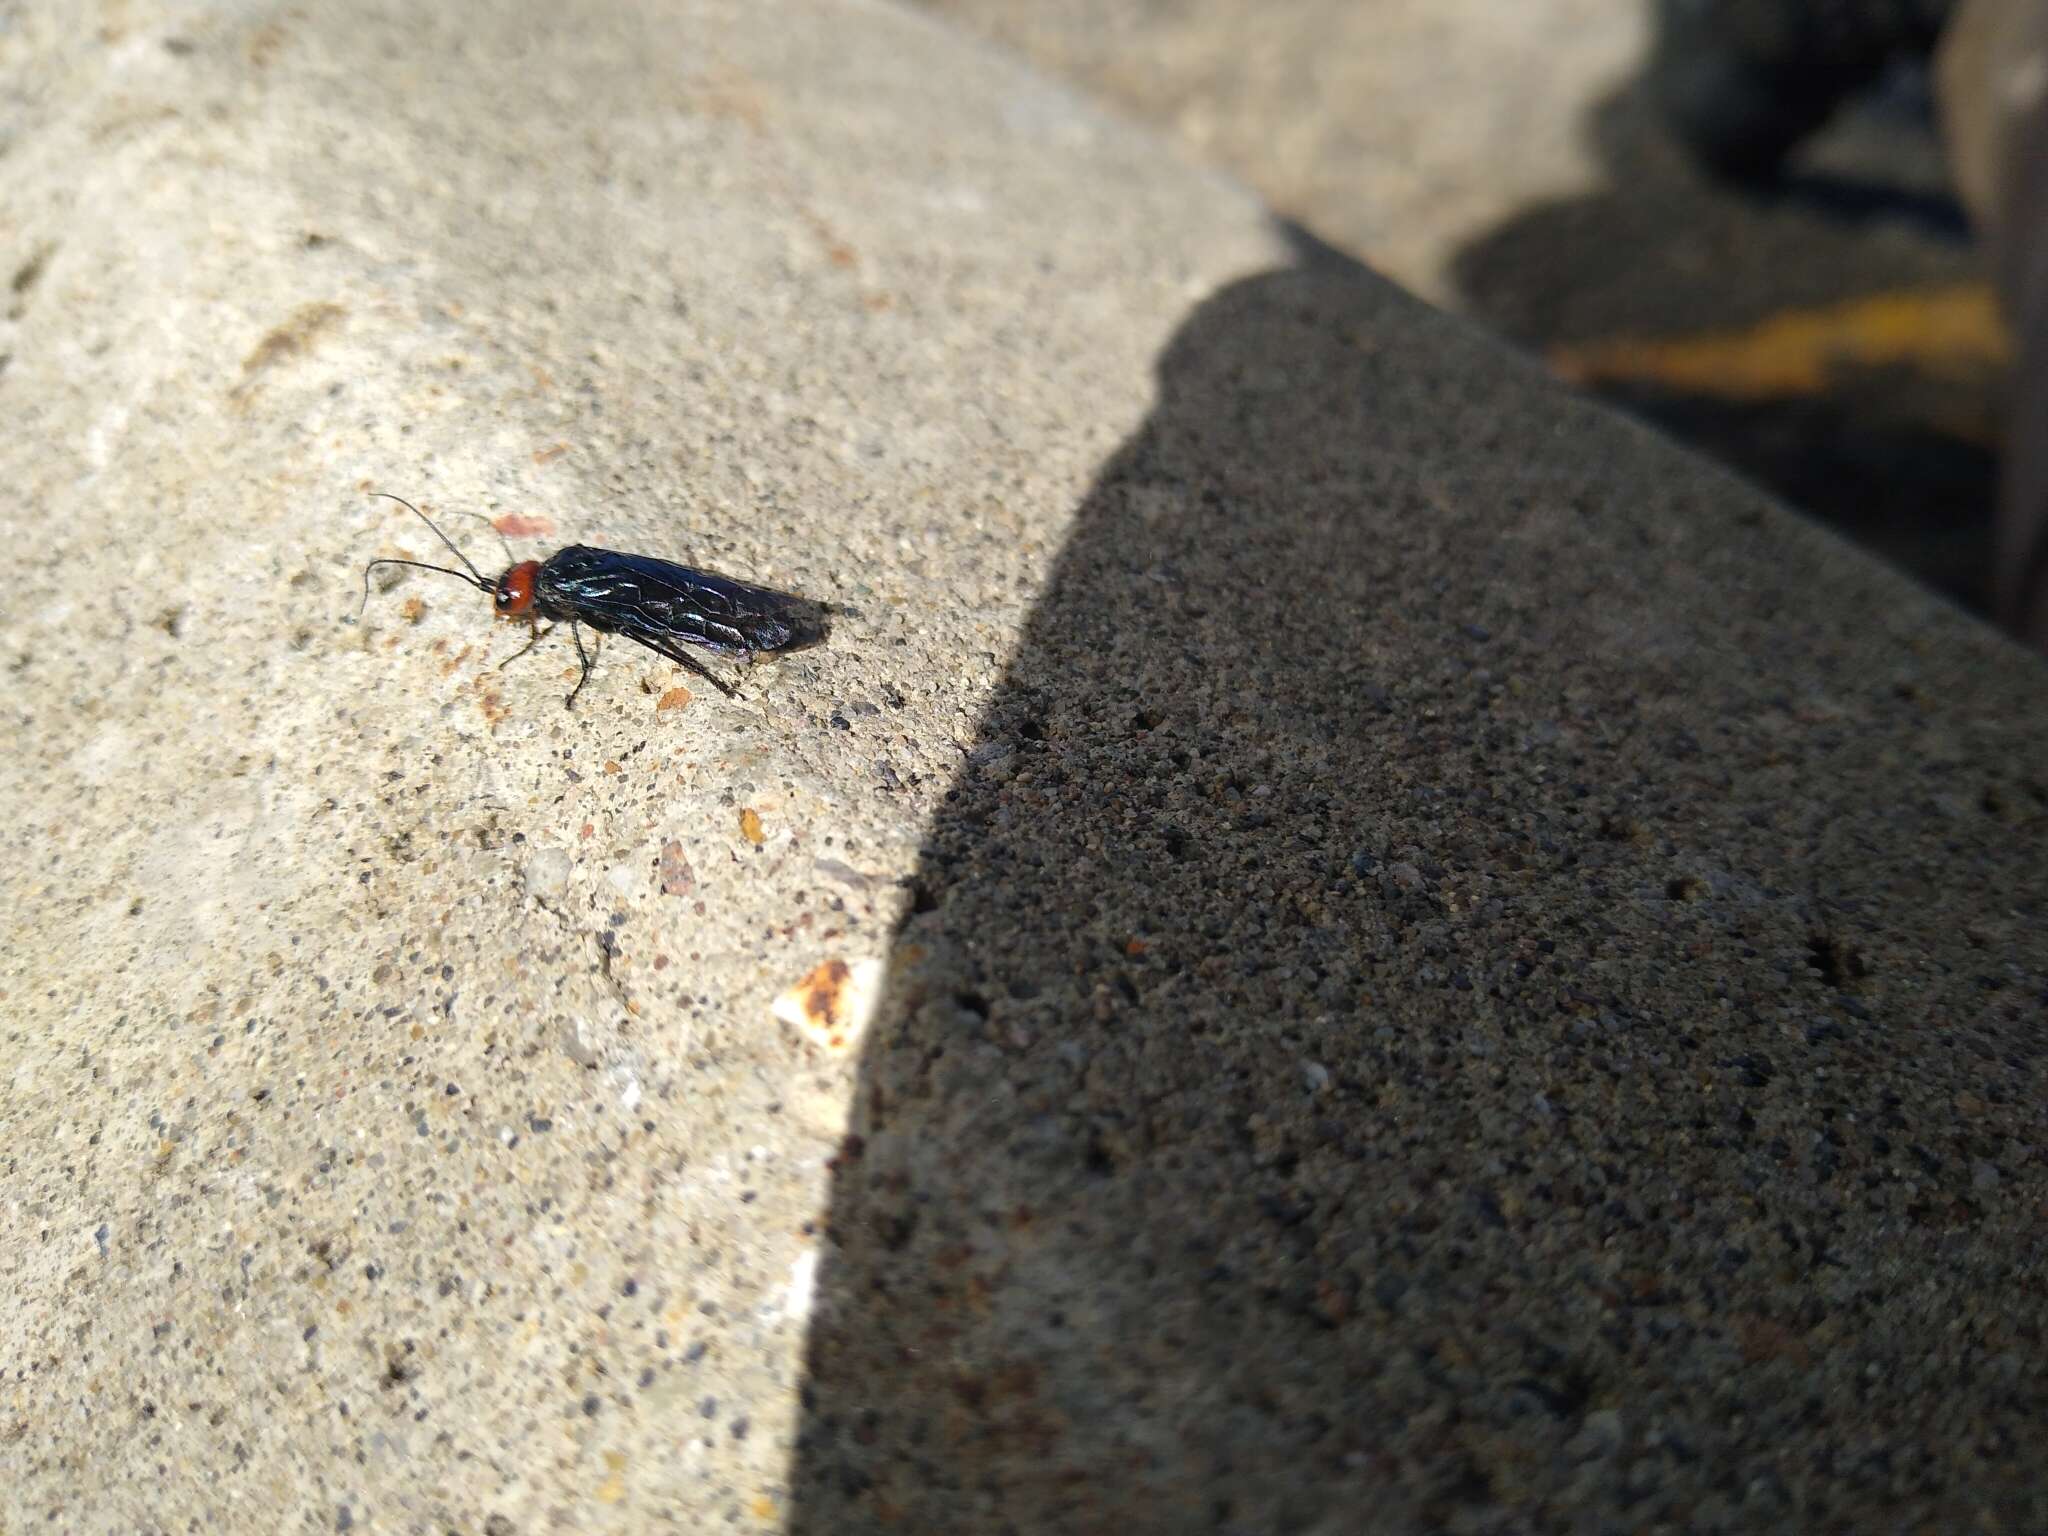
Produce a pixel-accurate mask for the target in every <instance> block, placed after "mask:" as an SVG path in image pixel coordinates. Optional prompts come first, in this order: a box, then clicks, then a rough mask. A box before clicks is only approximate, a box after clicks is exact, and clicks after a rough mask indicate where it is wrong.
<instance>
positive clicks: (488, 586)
mask: <svg viewBox="0 0 2048 1536" xmlns="http://www.w3.org/2000/svg"><path fill="white" fill-rule="evenodd" d="M370 494H371V495H372V496H382V497H383V498H384V499H385V500H386V501H395V502H397V503H398V504H399V505H400V506H401V507H404V508H405V509H406V510H407V511H408V512H410V513H412V514H413V516H415V517H417V518H418V519H419V520H420V521H421V522H423V523H425V524H426V525H427V526H428V527H429V528H433V529H434V537H435V538H437V539H439V540H440V541H441V542H442V543H443V544H446V545H447V546H448V548H449V549H451V550H453V551H454V553H455V558H456V559H458V560H460V561H461V562H462V564H463V566H464V570H465V571H466V572H467V574H464V571H457V570H451V569H450V568H449V567H447V566H445V565H429V564H427V563H426V561H424V560H399V559H394V558H390V557H386V558H383V559H378V560H372V561H371V562H370V563H369V564H368V565H366V566H364V567H363V600H362V602H360V603H358V604H357V605H356V617H357V618H359V619H360V618H361V617H362V616H363V610H364V609H365V608H367V607H368V606H369V603H370V572H372V571H374V570H375V569H377V567H378V566H380V565H409V566H411V567H412V568H413V569H414V570H420V571H439V572H440V573H441V574H442V575H443V576H453V577H455V578H456V579H457V580H458V581H467V582H472V583H474V584H475V586H476V589H477V590H478V591H479V592H484V593H488V594H492V595H495V594H496V592H497V590H498V584H497V583H496V582H495V581H486V580H485V579H484V575H483V572H481V571H479V570H478V569H477V568H476V567H475V566H474V565H472V564H470V560H469V556H467V555H465V554H464V553H463V552H462V550H461V549H460V548H459V547H458V546H457V545H456V543H455V541H454V540H453V539H451V538H449V537H448V535H447V534H445V533H443V532H442V531H441V530H440V529H439V528H437V527H435V526H434V520H433V519H432V518H430V517H428V516H427V514H426V513H424V512H422V511H421V510H420V509H419V508H418V507H416V506H414V505H413V504H412V503H411V502H409V501H407V500H406V499H405V498H404V497H403V496H393V495H392V494H391V493H390V492H389V491H372V492H370Z"/></svg>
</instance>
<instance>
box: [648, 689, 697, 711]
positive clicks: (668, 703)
mask: <svg viewBox="0 0 2048 1536" xmlns="http://www.w3.org/2000/svg"><path fill="white" fill-rule="evenodd" d="M694 697H695V695H694V694H692V693H691V692H690V690H689V689H687V688H671V689H669V691H668V692H667V693H664V694H663V695H662V696H661V697H660V698H659V699H657V700H655V703H654V708H655V710H656V712H657V713H659V712H660V711H662V710H666V709H681V708H682V707H683V706H684V705H685V704H687V703H689V702H690V700H691V699H692V698H694Z"/></svg>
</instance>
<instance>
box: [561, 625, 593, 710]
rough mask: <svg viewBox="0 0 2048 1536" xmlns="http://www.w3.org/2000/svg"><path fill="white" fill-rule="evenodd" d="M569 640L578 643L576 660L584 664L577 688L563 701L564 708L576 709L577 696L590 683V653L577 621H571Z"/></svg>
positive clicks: (577, 680) (577, 681) (572, 689)
mask: <svg viewBox="0 0 2048 1536" xmlns="http://www.w3.org/2000/svg"><path fill="white" fill-rule="evenodd" d="M569 638H570V639H572V640H574V641H575V642H576V659H577V660H578V661H580V662H582V663H583V675H582V676H581V677H579V678H577V679H576V686H575V687H574V688H571V689H570V690H569V697H568V698H566V699H564V700H562V708H564V709H574V708H575V707H576V695H577V694H579V693H581V692H582V691H583V685H584V684H585V683H587V682H589V681H590V653H589V652H588V651H586V650H584V649H583V631H582V629H581V628H579V627H578V625H577V623H576V621H575V620H574V619H571V620H570V621H569Z"/></svg>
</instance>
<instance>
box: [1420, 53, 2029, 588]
mask: <svg viewBox="0 0 2048 1536" xmlns="http://www.w3.org/2000/svg"><path fill="white" fill-rule="evenodd" d="M1587 133H1588V136H1589V139H1590V142H1591V144H1592V146H1593V148H1594V150H1595V152H1596V154H1597V156H1598V158H1599V160H1600V162H1601V164H1602V166H1603V167H1604V168H1605V171H1606V177H1605V180H1606V183H1607V185H1606V187H1605V188H1604V189H1603V190H1601V191H1599V192H1597V193H1594V194H1592V195H1589V196H1584V197H1576V198H1570V199H1565V200H1562V201H1557V202H1552V203H1548V204H1542V205H1538V206H1536V207H1533V208H1531V209H1529V210H1527V211H1526V212H1523V213H1521V214H1518V215H1517V216H1516V217H1515V218H1514V219H1512V220H1511V221H1509V222H1508V223H1507V224H1505V225H1503V226H1502V227H1501V228H1499V229H1496V230H1494V231H1492V232H1490V233H1489V234H1487V235H1485V236H1483V237H1482V238H1480V239H1478V240H1475V241H1474V242H1472V243H1471V244H1470V245H1469V246H1468V247H1467V248H1466V249H1465V250H1464V251H1463V252H1462V253H1460V255H1459V256H1458V257H1457V258H1456V259H1455V260H1454V261H1453V264H1452V270H1453V274H1454V280H1455V281H1456V283H1457V286H1458V288H1459V291H1460V294H1461V298H1462V304H1463V307H1464V308H1465V309H1466V310H1467V311H1468V312H1469V313H1471V314H1473V315H1475V316H1476V317H1478V318H1479V319H1481V320H1483V321H1484V322H1485V323H1487V324H1488V325H1490V326H1492V327H1494V328H1495V329H1496V330H1498V331H1500V332H1501V333H1502V334H1503V335H1506V336H1507V337H1509V338H1510V339H1512V340H1514V341H1516V342H1517V343H1519V344H1521V345H1524V346H1527V347H1529V348H1531V349H1533V350H1536V351H1538V352H1547V351H1549V350H1551V349H1553V348H1556V347H1560V346H1578V345H1583V344H1585V343H1588V342H1597V341H1603V340H1608V339H1612V338H1618V337H1645V338H1669V337H1678V336H1685V335H1690V334H1699V333H1715V332H1730V331H1735V330H1739V329H1741V328H1744V327H1748V326H1751V325H1754V324H1756V323H1757V322H1759V321H1761V320H1763V319H1765V318H1766V317H1768V316H1771V315H1775V314H1782V313H1785V312H1790V311H1798V310H1806V309H1814V308H1818V307H1821V306H1826V305H1832V304H1838V303H1840V302H1842V301H1844V300H1848V299H1855V298H1861V297H1868V296H1871V295H1877V294H1896V293H1908V294H1909V293H1912V292H1914V291H1920V290H1929V291H1931V290H1939V289H1944V288H1951V287H1954V286H1956V285H1960V284H1964V283H1969V282H1974V281H1978V280H1980V279H1981V278H1982V275H1983V274H1982V273H1981V271H1980V269H1979V267H1978V263H1977V257H1976V255H1975V252H1974V249H1973V247H1972V245H1971V243H1970V239H1969V233H1968V227H1967V222H1966V220H1965V218H1964V216H1963V214H1962V211H1961V208H1960V206H1959V205H1958V204H1957V202H1956V201H1955V199H1954V197H1953V195H1952V194H1951V193H1950V191H1949V189H1948V186H1947V181H1946V171H1945V166H1944V164H1943V161H1942V158H1941V149H1940V145H1939V143H1938V141H1937V140H1936V139H1935V137H1934V135H1933V132H1932V127H1931V124H1930V123H1929V121H1928V115H1927V111H1926V107H1925V103H1924V100H1922V99H1920V98H1917V97H1914V96H1912V95H1911V93H1906V94H1905V95H1904V96H1903V97H1899V96H1897V95H1895V96H1894V97H1889V98H1880V99H1878V100H1876V101H1874V102H1872V103H1870V104H1868V105H1866V106H1865V107H1863V108H1862V109H1861V110H1857V111H1851V112H1848V113H1846V114H1845V116H1844V118H1843V119H1842V120H1841V121H1840V122H1839V123H1837V124H1836V125H1834V126H1832V127H1831V128H1830V129H1828V130H1827V131H1826V133H1825V134H1824V135H1823V136H1822V138H1821V139H1820V140H1819V141H1818V142H1817V143H1816V144H1814V145H1811V146H1809V147H1808V148H1807V150H1805V151H1804V152H1802V155H1801V157H1800V158H1799V159H1798V160H1796V161H1795V162H1794V163H1793V165H1792V166H1791V167H1790V168H1789V169H1788V172H1787V174H1786V175H1785V177H1784V178H1783V179H1782V180H1781V181H1780V182H1779V183H1778V184H1777V185H1776V186H1775V187H1773V188H1771V189H1770V190H1768V191H1759V192H1750V193H1745V192H1741V191H1737V190H1735V189H1733V188H1731V187H1728V186H1726V185H1723V184H1720V183H1717V182H1714V181H1712V180H1710V179H1708V178H1705V177H1703V176H1702V175H1700V174H1699V173H1698V172H1697V171H1695V170H1694V169H1693V167H1692V166H1691V165H1690V164H1689V163H1687V162H1686V161H1685V159H1684V158H1683V157H1682V155H1681V154H1680V153H1679V151H1678V149H1677V148H1676V147H1675V146H1674V145H1673V144H1672V143H1671V142H1670V141H1669V140H1668V138H1667V137H1666V136H1665V134H1664V132H1663V130H1662V128H1661V126H1660V125H1659V123H1658V122H1657V121H1656V120H1655V119H1654V117H1653V115H1652V113H1651V111H1650V109H1649V107H1648V106H1647V104H1646V102H1645V100H1644V98H1643V93H1642V91H1641V89H1640V87H1639V86H1636V85H1630V86H1628V87H1625V88H1623V89H1621V90H1619V91H1617V92H1615V93H1614V94H1612V95H1610V96H1609V97H1608V98H1607V99H1606V100H1604V101H1602V102H1601V103H1600V104H1599V105H1598V106H1597V107H1596V108H1595V109H1594V110H1593V112H1592V113H1591V114H1590V116H1589V120H1588V124H1587ZM1940 340H1941V338H1939V337H1938V336H1935V335H1932V334H1930V335H1929V336H1928V337H1927V339H1926V344H1927V347H1928V350H1929V352H1930V353H1932V352H1934V351H1935V350H1936V349H1938V347H1939V345H1940ZM1999 388H2000V380H1999V378H1998V375H1997V371H1996V369H1995V368H1994V367H1992V366H1991V365H1989V364H1986V365H1984V366H1982V367H1975V366H1971V367H1965V368H1963V369H1961V370H1960V371H1951V370H1947V369H1943V368H1940V367H1924V368H1923V367H1916V366H1914V365H1911V364H1909V365H1906V366H1899V367H1891V368H1887V369H1885V370H1883V371H1874V370H1872V371H1864V372H1857V371H1854V370H1849V369H1841V370H1838V371H1836V373H1835V374H1834V375H1833V377H1832V378H1831V380H1830V383H1829V387H1827V388H1826V389H1824V390H1822V391H1820V392H1818V393H1815V394H1812V395H1807V396H1803V397H1798V398H1780V399H1769V400H1741V399H1737V398H1732V397H1730V396H1728V395H1724V394H1716V393H1709V392H1706V391H1703V390H1700V389H1696V388H1687V387H1673V386H1667V385H1661V384H1659V383H1657V382H1655V381H1653V380H1640V381H1630V380H1616V381H1614V382H1611V383H1606V384H1598V385H1596V386H1595V387H1594V393H1596V394H1598V395H1599V396H1600V397H1601V398H1604V399H1606V400H1607V401H1609V403H1611V404H1614V405H1617V406H1620V407H1621V408H1622V409H1624V410H1627V411H1629V412H1630V413H1632V414H1634V415H1636V416H1638V417H1641V418H1643V419H1645V420H1647V421H1650V422H1653V423H1655V424H1656V425H1657V426H1659V427H1661V428H1662V429H1664V430H1665V431H1667V432H1669V433H1671V434H1672V435H1673V436H1675V437H1677V438H1679V439H1680V440H1681V441H1684V442H1687V443H1690V444H1691V445H1692V446H1694V447H1696V448H1698V449H1700V450H1702V451H1704V452H1706V453H1708V454H1709V455H1711V456H1712V457H1714V458H1717V459H1720V460H1721V461H1722V462H1724V463H1727V464H1729V465H1732V466H1733V467H1735V468H1736V469H1738V470H1739V471H1741V472H1742V473H1744V474H1746V475H1747V476H1749V477H1750V478H1751V479H1753V480H1755V481H1756V482H1757V483H1759V484H1761V485H1763V486H1765V487H1767V488H1769V489H1770V490H1772V491H1774V492H1775V493H1776V494H1778V495H1779V496H1781V497H1783V498H1784V499H1785V500H1787V501H1789V502H1790V503H1791V504H1792V505H1794V506H1796V507H1799V508H1800V509H1801V510H1803V511H1805V512H1807V513H1809V514H1811V515H1813V516H1815V517H1817V518H1819V519H1820V520H1821V521H1823V522H1825V523H1827V524H1829V525H1830V526H1832V527H1834V528H1835V529H1836V530H1837V531H1839V532H1841V533H1843V534H1845V535H1846V536H1848V537H1850V538H1852V539H1854V540H1856V541H1857V542H1859V543H1861V544H1863V545H1864V546H1865V547H1867V548H1869V549H1871V550H1872V551H1873V552H1874V553H1876V554H1878V555H1879V556H1880V557H1882V558H1884V559H1885V560H1887V561H1889V562H1890V563H1892V564H1893V565H1895V566H1898V567H1899V568H1901V569H1903V570H1905V571H1906V572H1908V573H1909V574H1911V575H1912V576H1914V577H1915V578H1916V579H1918V580H1919V581H1921V582H1922V583H1924V584H1925V585H1927V586H1930V587H1932V588H1934V589H1935V590H1937V591H1939V592H1942V593H1944V594H1945V595H1947V596H1949V597H1950V598H1952V599H1953V600H1955V601H1957V602H1960V603H1962V604H1963V605H1964V606H1965V607H1968V608H1970V609H1972V610H1973V611H1975V612H1978V613H1980V614H1981V613H1985V612H1987V611H1988V608H1989V602H1990V575H1991V571H1992V558H1993V552H1992V537H1991V529H1992V507H1993V502H1994V496H1995V480H1996V474H1997V463H1996V446H1995V439H1996V431H1997V427H1996V424H1997V419H1998V414H1999V403H1998V391H1999Z"/></svg>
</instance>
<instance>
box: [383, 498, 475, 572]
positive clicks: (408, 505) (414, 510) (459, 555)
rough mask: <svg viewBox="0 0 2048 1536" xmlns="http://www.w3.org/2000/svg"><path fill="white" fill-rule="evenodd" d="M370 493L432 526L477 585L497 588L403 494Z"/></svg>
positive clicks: (438, 537)
mask: <svg viewBox="0 0 2048 1536" xmlns="http://www.w3.org/2000/svg"><path fill="white" fill-rule="evenodd" d="M370 494H371V495H372V496H382V497H383V498H384V499H385V500H386V501H395V502H397V503H398V504H399V505H400V506H401V507H403V508H405V510H406V511H408V512H410V513H411V514H412V515H413V516H414V517H416V518H418V519H419V520H420V521H421V522H423V523H425V524H426V525H427V526H428V527H429V528H433V530H434V537H435V538H437V539H439V540H440V541H441V542H442V543H443V544H446V545H447V546H448V549H449V552H450V553H451V554H453V555H454V556H455V558H456V559H458V560H460V561H461V562H462V563H463V564H464V565H468V566H469V574H470V575H471V576H474V577H475V578H476V583H477V585H478V586H480V587H483V588H485V589H486V590H487V591H496V590H497V588H496V587H495V586H493V585H492V584H491V583H488V582H486V581H485V580H484V575H483V572H482V571H479V570H478V569H477V568H476V567H475V566H473V565H470V564H469V556H467V555H465V554H464V553H463V552H462V551H461V550H460V549H459V548H457V546H456V543H455V541H454V540H453V539H451V538H449V537H448V535H447V534H445V533H443V532H442V531H441V530H440V529H439V528H438V527H435V524H434V520H433V519H432V518H431V517H429V516H427V514H426V513H424V512H422V511H421V510H420V509H419V508H418V507H416V506H414V505H413V504H412V503H411V502H409V501H407V500H406V499H405V498H404V497H403V496H394V495H392V494H391V493H390V492H389V491H372V492H370Z"/></svg>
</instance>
